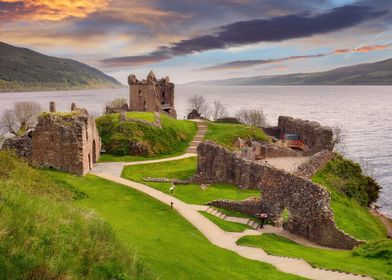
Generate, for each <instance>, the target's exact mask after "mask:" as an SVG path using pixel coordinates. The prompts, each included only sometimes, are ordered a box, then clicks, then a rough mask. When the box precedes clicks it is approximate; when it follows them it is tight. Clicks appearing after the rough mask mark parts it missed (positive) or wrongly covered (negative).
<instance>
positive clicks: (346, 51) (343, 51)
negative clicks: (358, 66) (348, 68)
mask: <svg viewBox="0 0 392 280" xmlns="http://www.w3.org/2000/svg"><path fill="white" fill-rule="evenodd" d="M348 52H350V50H349V49H339V50H334V53H335V54H345V53H348Z"/></svg>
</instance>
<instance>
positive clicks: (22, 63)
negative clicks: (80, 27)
mask: <svg viewBox="0 0 392 280" xmlns="http://www.w3.org/2000/svg"><path fill="white" fill-rule="evenodd" d="M118 87H121V83H120V82H119V81H117V80H116V79H114V78H112V77H110V76H108V75H106V74H104V73H103V72H101V71H99V70H98V69H95V68H93V67H90V66H88V65H86V64H83V63H80V62H78V61H75V60H71V59H64V58H57V57H52V56H47V55H43V54H40V53H38V52H35V51H32V50H29V49H26V48H17V47H14V46H11V45H8V44H5V43H2V42H0V92H6V91H36V90H76V89H98V88H118Z"/></svg>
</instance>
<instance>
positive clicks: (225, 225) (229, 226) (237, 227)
mask: <svg viewBox="0 0 392 280" xmlns="http://www.w3.org/2000/svg"><path fill="white" fill-rule="evenodd" d="M199 212H200V213H201V214H202V215H203V216H204V217H206V218H208V219H209V220H210V221H211V222H213V223H214V224H216V225H217V226H218V227H220V228H221V229H223V230H224V231H229V232H243V231H244V230H246V229H252V228H251V227H250V226H248V225H244V224H240V223H234V222H228V221H225V220H222V219H220V218H218V217H216V216H214V215H211V214H210V213H207V212H204V211H199Z"/></svg>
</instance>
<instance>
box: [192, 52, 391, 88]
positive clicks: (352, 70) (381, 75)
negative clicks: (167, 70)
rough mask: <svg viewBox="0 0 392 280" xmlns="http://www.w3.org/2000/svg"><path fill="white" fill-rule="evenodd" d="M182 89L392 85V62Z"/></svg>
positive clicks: (233, 80)
mask: <svg viewBox="0 0 392 280" xmlns="http://www.w3.org/2000/svg"><path fill="white" fill-rule="evenodd" d="M185 85H202V86H207V85H208V86H223V85H227V86H263V85H266V86H267V85H271V86H273V85H392V58H390V59H386V60H382V61H377V62H372V63H362V64H356V65H351V66H344V67H339V68H335V69H332V70H328V71H323V72H312V73H295V74H286V75H271V76H252V77H245V78H230V79H222V80H209V81H196V82H191V83H188V84H185Z"/></svg>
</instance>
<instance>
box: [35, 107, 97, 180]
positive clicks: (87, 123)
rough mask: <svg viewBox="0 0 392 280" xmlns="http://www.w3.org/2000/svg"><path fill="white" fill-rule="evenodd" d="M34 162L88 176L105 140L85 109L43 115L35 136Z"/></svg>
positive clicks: (39, 120)
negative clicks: (101, 138)
mask: <svg viewBox="0 0 392 280" xmlns="http://www.w3.org/2000/svg"><path fill="white" fill-rule="evenodd" d="M32 139H33V140H32V148H31V163H32V165H34V166H37V167H48V168H55V169H58V170H62V171H68V172H72V173H75V174H78V175H85V174H86V173H87V172H89V170H91V168H92V165H93V163H95V162H97V161H98V159H99V155H100V150H101V140H100V138H99V135H98V130H97V127H96V125H95V120H94V118H93V117H92V116H90V115H89V114H88V112H87V111H86V110H85V109H75V110H74V111H71V112H67V113H56V112H52V113H43V114H42V115H41V116H39V118H38V123H37V125H36V127H35V129H34V131H33V134H32Z"/></svg>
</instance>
